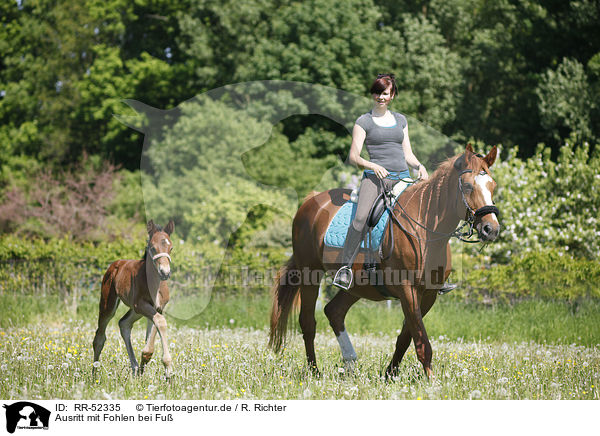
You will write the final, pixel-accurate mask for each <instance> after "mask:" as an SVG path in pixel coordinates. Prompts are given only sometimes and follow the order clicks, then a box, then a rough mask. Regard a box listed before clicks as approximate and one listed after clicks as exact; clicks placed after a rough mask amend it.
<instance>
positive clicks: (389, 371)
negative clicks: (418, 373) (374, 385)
mask: <svg viewBox="0 0 600 436" xmlns="http://www.w3.org/2000/svg"><path fill="white" fill-rule="evenodd" d="M383 377H384V379H385V382H386V383H393V382H394V381H395V380H394V379H395V378H396V377H398V368H391V367H389V366H388V367H387V368H386V370H385V373H384V374H383Z"/></svg>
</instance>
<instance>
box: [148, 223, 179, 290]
mask: <svg viewBox="0 0 600 436" xmlns="http://www.w3.org/2000/svg"><path fill="white" fill-rule="evenodd" d="M174 227H175V224H174V223H173V220H171V221H169V223H168V224H167V225H166V226H165V228H164V229H163V228H162V227H160V226H157V225H156V224H154V221H152V220H150V221H148V225H147V229H148V247H147V251H148V254H149V255H150V258H151V259H152V263H153V264H154V267H155V268H156V271H157V272H158V275H159V276H160V279H161V280H167V279H168V278H169V276H170V275H171V256H170V254H171V250H172V249H173V243H172V242H171V238H170V236H171V233H173V228H174Z"/></svg>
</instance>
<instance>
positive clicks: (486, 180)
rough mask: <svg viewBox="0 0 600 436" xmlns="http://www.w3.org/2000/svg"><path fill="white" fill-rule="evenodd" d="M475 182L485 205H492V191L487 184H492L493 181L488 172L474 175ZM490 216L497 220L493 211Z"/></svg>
mask: <svg viewBox="0 0 600 436" xmlns="http://www.w3.org/2000/svg"><path fill="white" fill-rule="evenodd" d="M475 183H476V184H477V186H479V188H480V189H481V194H482V195H483V201H484V202H485V205H486V206H493V205H494V202H493V201H492V193H491V191H490V188H489V187H488V186H489V185H492V184H493V183H494V180H493V179H492V178H491V177H490V175H489V174H488V173H485V174H479V175H478V176H475ZM490 216H491V217H492V219H493V220H494V221H496V222H498V219H497V218H496V214H495V213H492V214H490Z"/></svg>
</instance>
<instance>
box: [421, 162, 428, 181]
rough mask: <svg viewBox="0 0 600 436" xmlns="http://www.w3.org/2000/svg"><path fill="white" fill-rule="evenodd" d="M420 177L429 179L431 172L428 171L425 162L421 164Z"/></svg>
mask: <svg viewBox="0 0 600 436" xmlns="http://www.w3.org/2000/svg"><path fill="white" fill-rule="evenodd" d="M419 179H421V180H427V179H429V174H428V173H427V170H426V169H425V165H423V164H421V165H419Z"/></svg>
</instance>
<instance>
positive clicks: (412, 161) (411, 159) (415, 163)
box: [402, 125, 429, 180]
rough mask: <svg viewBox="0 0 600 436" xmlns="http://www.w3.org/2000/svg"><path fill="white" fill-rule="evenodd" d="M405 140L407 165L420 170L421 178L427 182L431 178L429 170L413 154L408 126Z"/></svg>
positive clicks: (405, 129)
mask: <svg viewBox="0 0 600 436" xmlns="http://www.w3.org/2000/svg"><path fill="white" fill-rule="evenodd" d="M403 132H404V140H403V141H402V148H403V149H404V158H405V159H406V163H407V164H408V166H410V167H411V168H415V169H418V170H419V178H420V179H423V180H427V179H428V178H429V174H427V170H426V169H425V165H423V164H421V163H420V162H419V159H417V157H416V156H415V155H414V153H413V152H412V147H411V146H410V138H409V137H408V125H406V126H405V127H404V130H403Z"/></svg>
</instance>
